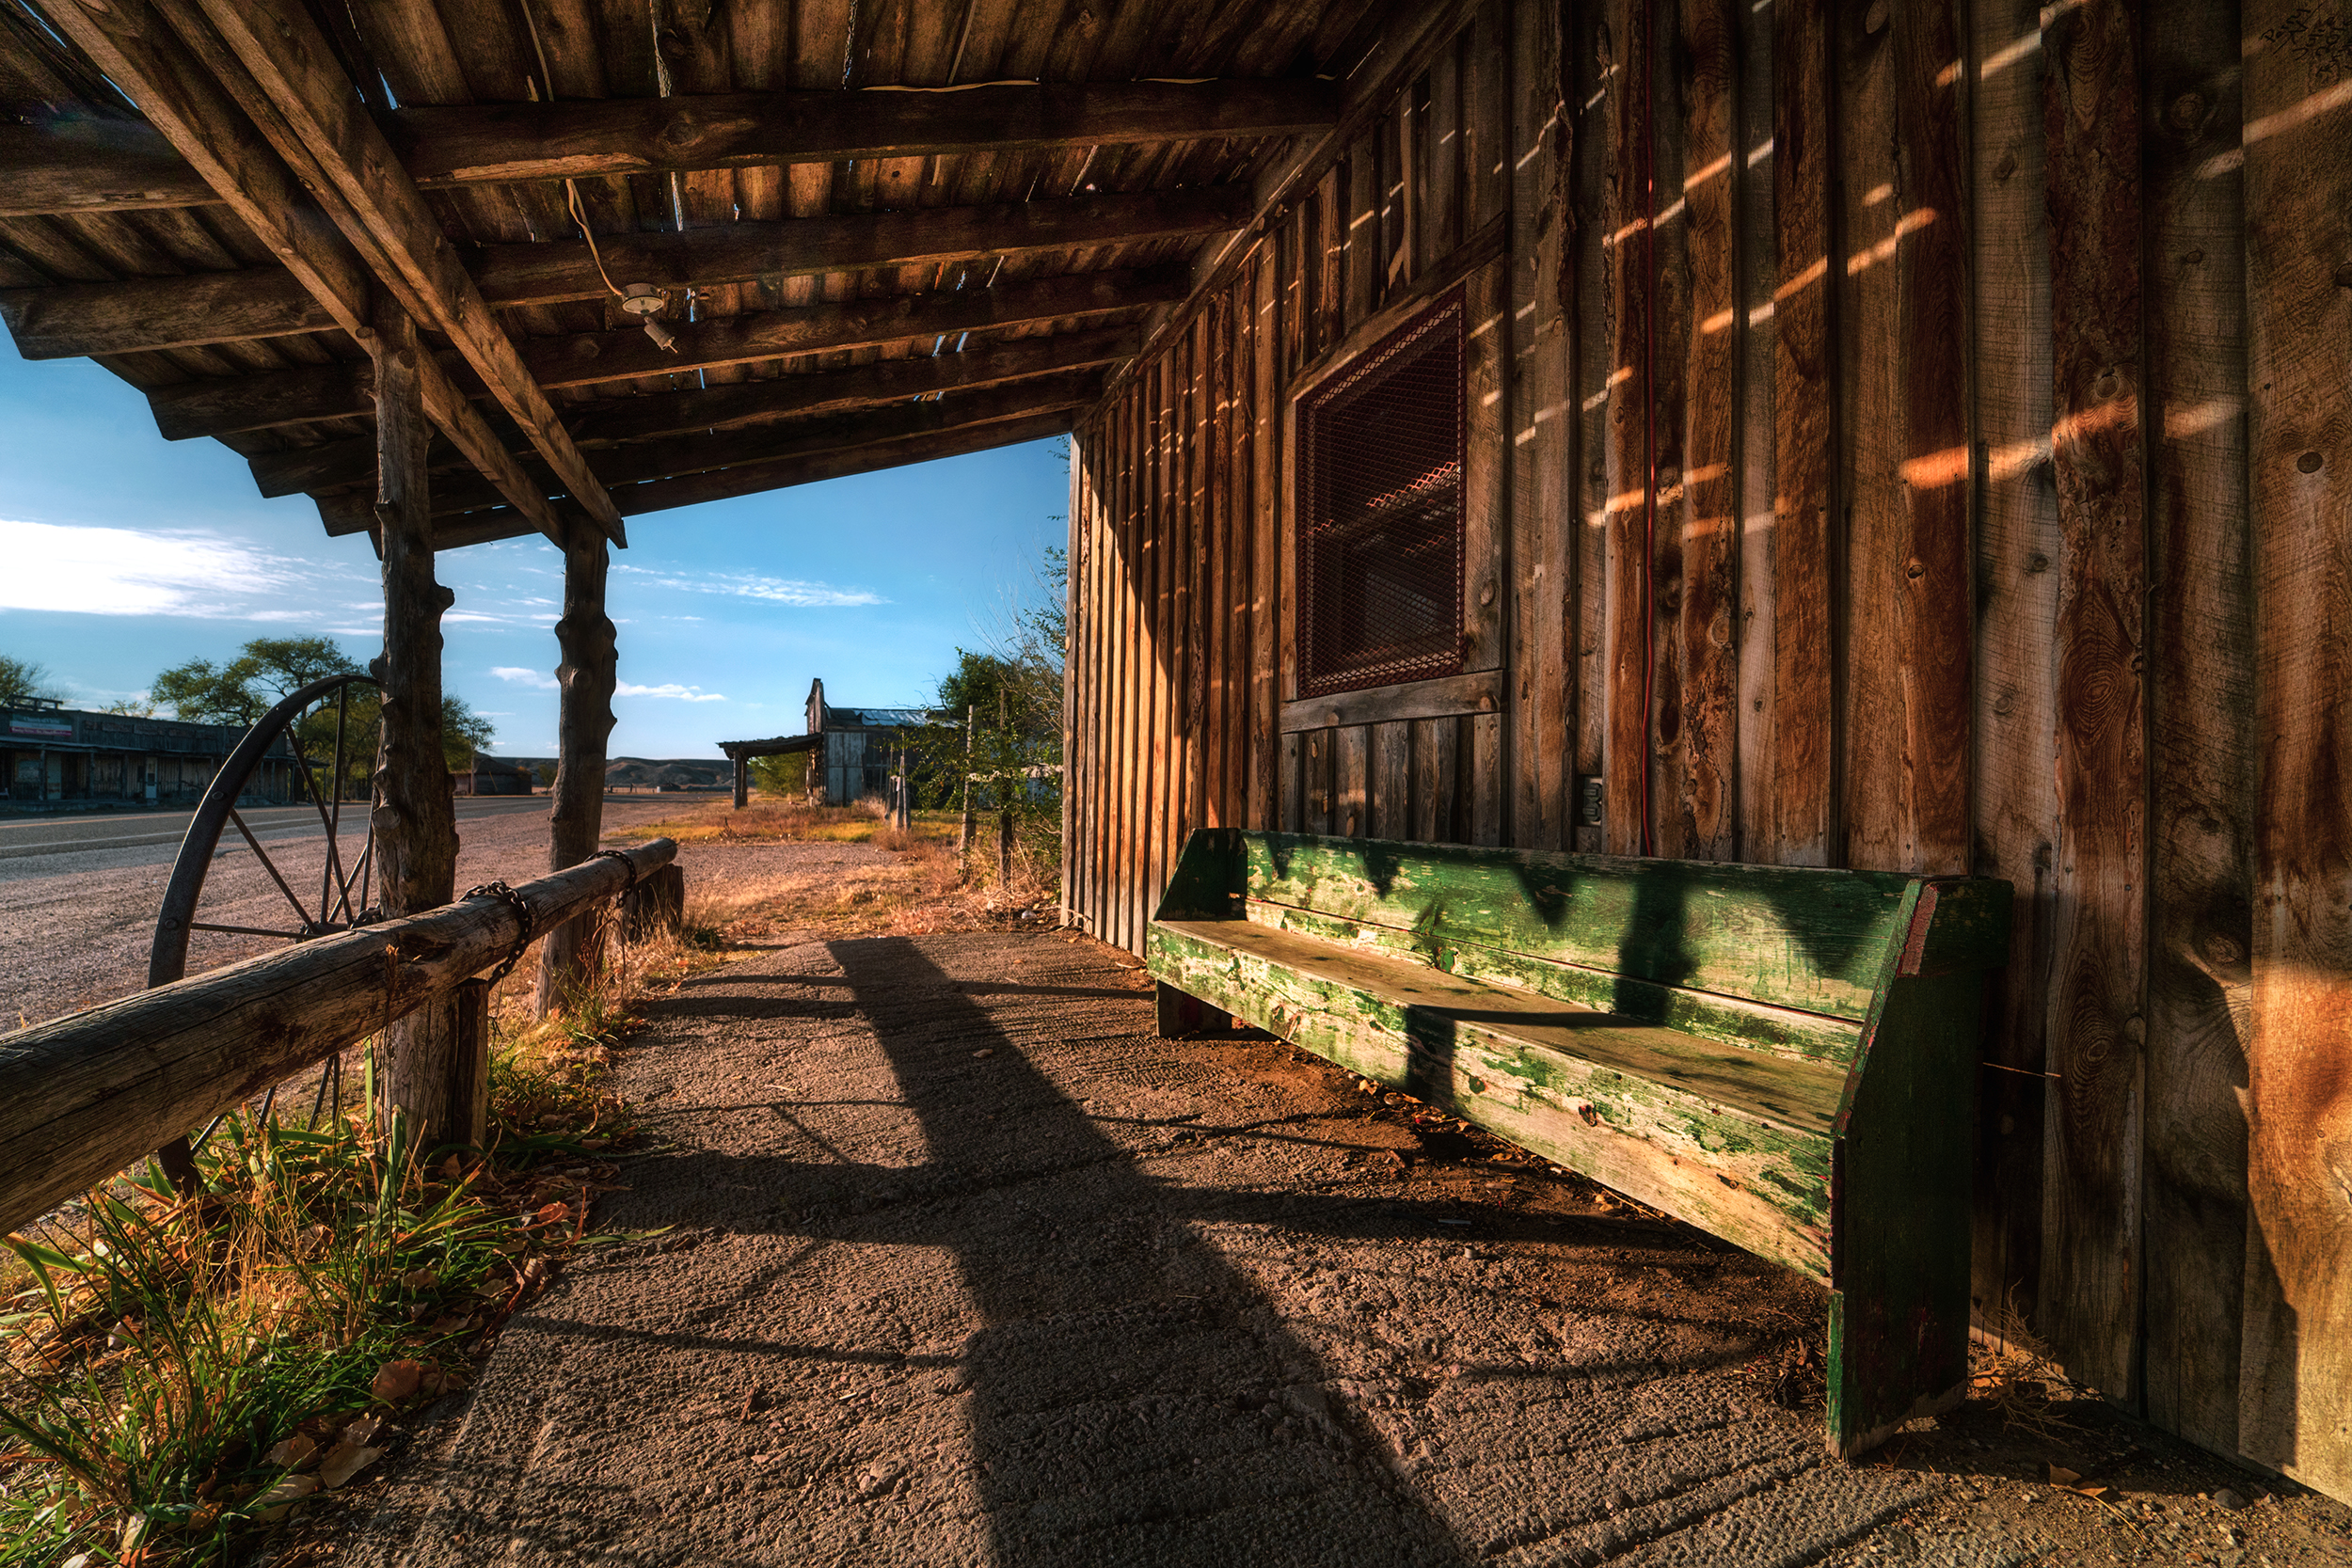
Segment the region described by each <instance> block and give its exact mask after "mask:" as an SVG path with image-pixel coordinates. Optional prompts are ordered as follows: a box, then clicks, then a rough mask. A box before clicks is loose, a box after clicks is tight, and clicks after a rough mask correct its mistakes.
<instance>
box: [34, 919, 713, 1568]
mask: <svg viewBox="0 0 2352 1568" xmlns="http://www.w3.org/2000/svg"><path fill="white" fill-rule="evenodd" d="M718 961H720V960H718V959H716V958H713V957H712V956H711V955H710V953H709V952H708V949H707V943H706V942H704V941H703V940H701V938H700V937H699V936H698V934H697V932H696V931H695V930H694V929H692V928H691V927H690V928H689V929H687V930H685V931H683V932H680V933H678V934H676V935H673V936H665V937H662V938H660V939H659V940H657V941H654V942H645V943H642V944H638V945H634V946H631V947H628V948H626V949H623V950H622V951H620V952H618V953H617V954H615V955H614V956H613V958H612V961H611V962H610V963H609V964H608V965H607V966H606V968H605V970H604V973H603V974H601V975H600V976H599V977H598V979H597V982H596V984H594V985H592V986H588V987H584V988H582V989H581V990H580V991H578V992H577V993H575V994H573V995H571V996H568V997H566V998H565V999H564V1006H562V1007H561V1008H559V1009H558V1010H557V1011H556V1013H555V1014H554V1015H553V1016H551V1017H550V1018H549V1019H548V1020H546V1021H544V1022H532V1020H531V1019H530V1018H529V1017H528V1004H527V1001H526V998H527V997H528V994H529V988H528V985H527V983H525V982H523V981H522V977H521V975H519V974H518V975H517V976H516V980H515V981H514V982H510V984H509V986H508V987H507V988H504V990H506V994H505V995H503V996H501V997H500V998H499V999H497V1001H496V1003H495V1004H494V1006H495V1011H494V1015H493V1016H494V1020H495V1027H496V1030H497V1036H498V1039H497V1046H496V1056H495V1060H494V1062H493V1074H492V1085H491V1121H492V1131H491V1136H490V1140H489V1143H490V1147H489V1148H488V1149H486V1150H485V1151H480V1152H476V1151H470V1150H450V1149H432V1150H423V1149H420V1148H416V1147H414V1146H413V1144H412V1142H411V1140H410V1139H409V1138H408V1136H407V1133H406V1131H405V1124H404V1121H403V1119H402V1118H399V1117H395V1118H394V1119H393V1122H392V1124H391V1126H390V1127H389V1129H385V1128H379V1127H377V1126H376V1125H375V1124H374V1123H373V1120H372V1119H371V1110H370V1102H371V1101H372V1098H373V1097H372V1096H370V1095H368V1094H366V1093H364V1092H362V1093H360V1094H358V1095H357V1096H356V1097H355V1098H356V1099H357V1101H358V1103H357V1105H356V1107H355V1108H354V1109H353V1111H352V1113H351V1114H348V1115H345V1114H342V1113H340V1112H338V1113H335V1114H330V1115H327V1116H325V1117H321V1118H319V1119H318V1120H317V1121H316V1124H315V1125H312V1124H310V1122H308V1121H305V1120H302V1119H299V1118H301V1117H302V1113H303V1112H304V1111H305V1110H308V1109H310V1104H311V1101H310V1094H309V1090H308V1087H307V1085H306V1087H305V1089H304V1092H302V1093H292V1092H289V1093H284V1094H281V1095H279V1096H278V1100H277V1101H276V1107H275V1109H276V1110H277V1112H278V1114H271V1110H270V1109H267V1108H264V1109H254V1108H244V1109H240V1110H239V1111H238V1112H236V1113H235V1114H234V1115H233V1116H231V1117H230V1118H229V1119H228V1120H227V1121H226V1122H224V1124H223V1125H222V1126H221V1128H220V1130H219V1131H218V1132H216V1133H215V1135H214V1137H213V1138H212V1140H211V1142H210V1143H209V1144H208V1145H207V1147H206V1148H205V1150H204V1152H203V1156H202V1164H203V1167H204V1175H205V1191H204V1193H203V1194H202V1196H199V1197H198V1198H193V1199H183V1198H182V1197H181V1196H179V1195H178V1194H177V1193H175V1192H173V1191H171V1189H170V1188H169V1186H168V1185H167V1183H165V1182H164V1181H163V1180H162V1178H161V1177H160V1176H159V1175H158V1174H156V1173H155V1172H154V1170H153V1169H152V1167H151V1166H150V1167H148V1168H147V1169H145V1170H143V1171H140V1172H135V1173H129V1174H126V1175H125V1176H124V1177H122V1178H120V1179H118V1180H116V1181H115V1182H113V1183H112V1184H110V1185H109V1186H108V1187H107V1188H106V1189H104V1190H103V1191H101V1192H96V1193H92V1194H90V1195H89V1196H88V1197H87V1198H86V1199H84V1200H83V1201H82V1202H81V1203H79V1204H77V1205H74V1206H73V1207H72V1209H70V1210H68V1211H62V1212H60V1213H59V1214H58V1215H56V1216H53V1217H52V1218H51V1220H50V1221H48V1222H46V1223H45V1224H44V1225H42V1226H41V1227H38V1234H36V1235H32V1236H12V1237H10V1238H8V1256H9V1257H10V1258H11V1259H12V1260H13V1261H14V1262H15V1264H16V1265H17V1267H16V1272H15V1277H14V1279H13V1280H12V1281H11V1283H12V1284H13V1285H15V1286H16V1288H15V1289H13V1290H10V1291H7V1292H5V1295H0V1568H34V1565H41V1568H47V1565H50V1564H56V1563H59V1562H64V1561H67V1560H80V1561H84V1562H87V1563H90V1564H96V1563H99V1562H119V1563H124V1564H129V1563H137V1564H139V1565H140V1568H176V1565H180V1564H192V1563H229V1562H234V1561H242V1560H246V1559H247V1558H249V1557H250V1556H251V1555H252V1554H253V1553H254V1552H255V1551H256V1550H257V1549H259V1548H261V1547H262V1545H263V1544H264V1543H265V1542H267V1541H269V1540H271V1539H273V1538H274V1537H275V1536H276V1535H277V1534H278V1531H279V1530H281V1529H282V1528H285V1527H287V1526H289V1525H299V1524H300V1522H301V1520H302V1518H303V1515H304V1513H305V1511H316V1510H318V1509H319V1508H320V1507H321V1505H322V1503H323V1501H324V1499H325V1498H326V1497H328V1496H329V1495H331V1494H334V1493H335V1492H336V1491H337V1489H339V1488H342V1487H343V1486H345V1485H346V1484H351V1485H354V1486H359V1487H363V1486H364V1484H365V1481H366V1480H367V1479H369V1478H370V1476H372V1474H373V1472H371V1471H369V1470H368V1466H369V1465H372V1464H373V1461H374V1459H376V1458H377V1457H380V1455H381V1453H382V1452H383V1447H382V1446H379V1445H382V1444H384V1443H386V1442H387V1441H388V1439H384V1438H379V1437H378V1436H376V1433H378V1432H379V1431H382V1432H389V1431H390V1430H392V1429H391V1428H390V1427H389V1425H388V1424H387V1423H389V1421H390V1420H391V1419H392V1418H396V1417H397V1416H398V1415H399V1414H400V1413H401V1412H403V1411H405V1410H406V1409H408V1408H409V1407H411V1406H412V1405H415V1404H420V1403H422V1402H427V1401H429V1400H431V1399H433V1398H436V1397H437V1396H438V1395H440V1394H442V1393H446V1392H449V1391H451V1390H453V1389H455V1388H460V1387H463V1386H465V1385H466V1383H467V1382H468V1381H469V1377H470V1364H471V1362H472V1361H473V1360H474V1359H476V1358H478V1357H479V1356H480V1355H482V1354H485V1353H486V1351H487V1348H488V1344H489V1341H490V1339H491V1338H492V1337H493V1336H494V1335H495V1333H496V1332H497V1329H498V1327H499V1325H500V1324H501V1323H503V1322H504V1320H505V1318H506V1316H507V1315H508V1314H509V1313H511V1312H512V1311H513V1310H514V1309H515V1308H516V1307H517V1306H518V1305H520V1304H521V1303H522V1302H523V1301H525V1300H527V1299H528V1298H529V1297H530V1296H531V1295H532V1293H534V1292H535V1291H537V1290H538V1289H539V1288H540V1287H541V1286H543V1285H544V1284H545V1283H546V1282H547V1280H548V1278H549V1277H551V1275H552V1274H553V1271H554V1270H555V1269H556V1268H557V1267H559V1266H560V1265H561V1263H562V1261H563V1259H564V1257H565V1256H566V1255H568V1254H569V1253H570V1252H571V1251H572V1250H573V1249H575V1248H577V1247H580V1246H582V1245H590V1244H594V1243H596V1242H598V1241H600V1240H611V1239H615V1238H598V1237H592V1236H590V1235H588V1234H587V1220H588V1213H589V1208H590V1205H591V1203H592V1202H593V1199H594V1195H595V1194H596V1193H597V1192H600V1191H607V1190H610V1189H609V1187H607V1186H606V1185H605V1183H606V1182H608V1181H609V1180H610V1179H611V1178H612V1176H613V1175H614V1174H615V1167H613V1166H612V1165H610V1164H604V1163H603V1159H604V1153H603V1151H604V1150H606V1149H608V1148H612V1147H613V1146H614V1145H616V1144H620V1143H624V1142H626V1141H627V1140H628V1138H629V1136H630V1135H631V1133H632V1129H631V1127H630V1125H629V1120H628V1111H627V1108H626V1107H625V1106H624V1105H622V1104H621V1103H620V1102H619V1101H617V1100H616V1099H614V1098H613V1097H612V1095H610V1094H609V1093H607V1092H606V1091H605V1089H604V1087H603V1069H604V1068H605V1067H606V1066H607V1065H608V1064H610V1062H611V1061H612V1053H613V1051H614V1050H615V1049H616V1048H617V1047H619V1045H620V1044H621V1041H622V1037H623V1036H624V1035H625V1034H626V1032H627V1031H628V1029H629V1028H630V1027H631V1026H632V1025H633V1024H634V1023H635V1022H636V1020H635V1018H634V1017H633V1015H632V1013H631V1011H630V1007H631V1005H632V1004H633V1003H634V1002H635V1000H636V999H637V998H638V997H640V996H642V995H643V994H644V992H645V991H646V990H649V989H653V988H657V987H659V986H661V985H663V984H665V983H667V984H675V982H676V980H677V979H678V978H681V977H682V976H683V975H684V974H688V973H691V971H693V970H694V969H697V968H702V967H707V965H708V964H710V963H714V962H718ZM315 1081H316V1080H315V1078H313V1080H312V1082H315ZM324 1549H326V1550H331V1547H329V1548H324ZM295 1555H297V1556H299V1555H300V1552H299V1550H297V1551H296V1553H295Z"/></svg>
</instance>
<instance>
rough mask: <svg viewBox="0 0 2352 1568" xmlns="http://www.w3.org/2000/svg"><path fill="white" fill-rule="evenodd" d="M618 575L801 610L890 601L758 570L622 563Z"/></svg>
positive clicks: (689, 591) (653, 585) (658, 585)
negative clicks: (766, 574)
mask: <svg viewBox="0 0 2352 1568" xmlns="http://www.w3.org/2000/svg"><path fill="white" fill-rule="evenodd" d="M612 570H613V573H614V575H616V576H617V575H619V574H620V573H623V572H626V573H628V574H629V575H630V576H631V577H634V578H641V579H643V581H644V584H645V586H647V587H649V588H675V589H676V590H678V591H679V592H681V593H686V594H726V595H728V596H729V597H732V598H739V599H761V600H765V601H766V602H768V603H770V604H781V605H790V606H792V607H793V608H794V609H797V610H828V609H839V608H843V607H845V606H855V605H874V604H888V603H889V602H890V601H889V600H887V599H885V598H883V597H882V595H881V594H869V593H867V592H866V590H865V589H863V588H835V587H834V586H832V585H831V584H830V583H822V582H808V581H804V580H803V579H801V578H770V577H762V576H760V575H759V574H758V573H756V572H701V573H687V572H657V571H653V570H651V569H649V568H647V567H644V566H629V565H626V564H625V565H619V566H615V567H613V568H612Z"/></svg>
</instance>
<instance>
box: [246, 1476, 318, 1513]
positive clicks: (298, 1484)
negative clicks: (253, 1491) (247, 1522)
mask: <svg viewBox="0 0 2352 1568" xmlns="http://www.w3.org/2000/svg"><path fill="white" fill-rule="evenodd" d="M318 1489H319V1478H318V1477H316V1476H288V1477H286V1478H285V1479H284V1480H282V1481H279V1482H278V1484H277V1485H275V1486H273V1487H271V1488H270V1489H269V1490H268V1491H266V1492H264V1493H262V1495H261V1496H260V1497H256V1498H254V1499H253V1501H252V1503H251V1504H250V1505H249V1506H250V1507H251V1508H252V1509H253V1511H254V1514H255V1516H256V1517H258V1518H260V1519H262V1521H263V1522H264V1523H268V1524H276V1523H277V1522H278V1520H280V1519H283V1518H284V1517H285V1516H286V1511H287V1510H288V1509H290V1508H292V1507H293V1506H294V1504H295V1503H297V1502H300V1501H301V1500H302V1499H303V1498H305V1497H309V1496H310V1494H311V1493H313V1492H315V1491H317V1490H318Z"/></svg>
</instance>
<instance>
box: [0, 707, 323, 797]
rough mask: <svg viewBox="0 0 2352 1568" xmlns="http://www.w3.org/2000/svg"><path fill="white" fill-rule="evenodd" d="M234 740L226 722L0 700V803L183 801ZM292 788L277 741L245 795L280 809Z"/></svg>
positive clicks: (296, 781)
mask: <svg viewBox="0 0 2352 1568" xmlns="http://www.w3.org/2000/svg"><path fill="white" fill-rule="evenodd" d="M244 734H245V732H244V731H243V730H241V729H239V728H237V727H236V726H235V725H233V724H196V723H190V722H187V721H183V720H178V719H151V718H148V717H145V716H144V715H140V714H129V713H85V712H83V711H81V710H80V709H77V708H70V707H67V706H66V705H64V704H62V703H57V702H45V701H42V700H40V699H28V700H26V701H25V702H24V703H21V704H19V705H14V706H11V705H7V704H0V801H7V802H9V803H10V804H12V805H16V806H22V807H27V808H32V809H40V808H43V807H47V806H52V805H56V806H72V805H75V804H81V805H139V804H147V805H154V804H166V805H184V804H188V803H190V802H193V801H194V800H196V799H197V798H198V797H199V796H200V795H202V794H203V793H204V786H205V785H206V784H209V783H211V782H212V777H213V773H214V771H215V769H216V768H219V767H220V764H221V759H222V758H224V757H226V756H228V755H229V753H230V751H232V750H233V749H234V748H235V746H236V744H237V741H238V739H239V737H241V736H243V735H244ZM302 787H303V786H302V782H301V775H300V773H299V772H298V771H297V765H296V763H295V760H294V752H293V750H292V749H291V748H290V747H288V746H286V745H285V744H284V742H282V741H280V742H279V743H278V745H276V746H274V747H272V748H271V749H270V752H269V753H268V754H267V755H266V756H264V757H263V758H262V764H261V767H260V768H259V770H258V774H257V776H256V778H255V780H254V785H253V788H252V789H251V791H250V792H249V793H248V794H247V795H246V800H250V801H252V802H254V803H257V804H267V805H284V804H286V803H287V802H288V801H292V800H300V799H301V798H302V794H301V792H302Z"/></svg>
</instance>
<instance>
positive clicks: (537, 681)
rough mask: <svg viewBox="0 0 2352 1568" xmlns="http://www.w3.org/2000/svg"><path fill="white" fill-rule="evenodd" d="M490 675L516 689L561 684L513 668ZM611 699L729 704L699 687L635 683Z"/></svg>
mask: <svg viewBox="0 0 2352 1568" xmlns="http://www.w3.org/2000/svg"><path fill="white" fill-rule="evenodd" d="M490 673H492V674H493V675H496V676H497V677H498V678H499V679H501V680H502V681H510V682H512V683H513V684H515V685H516V686H530V687H536V688H537V689H540V690H542V691H553V690H555V689H557V684H558V683H557V681H556V679H555V677H554V676H553V675H548V674H542V673H539V672H538V671H536V670H525V669H523V668H522V667H520V666H519V665H514V664H499V665H493V666H492V667H491V670H490ZM612 695H614V696H615V697H667V698H670V699H671V700H673V701H675V702H680V703H723V702H725V701H726V697H725V695H724V694H723V693H721V692H717V691H705V690H704V689H702V688H701V687H699V686H680V685H678V684H677V683H676V682H675V681H671V682H668V683H667V684H665V685H661V686H640V685H638V684H637V683H636V682H635V681H622V682H620V683H618V684H617V685H615V686H614V687H613V688H612Z"/></svg>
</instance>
